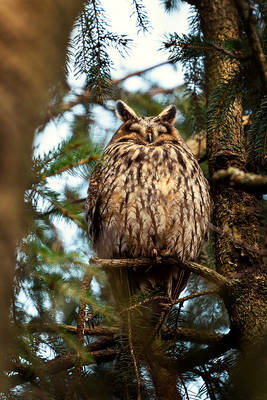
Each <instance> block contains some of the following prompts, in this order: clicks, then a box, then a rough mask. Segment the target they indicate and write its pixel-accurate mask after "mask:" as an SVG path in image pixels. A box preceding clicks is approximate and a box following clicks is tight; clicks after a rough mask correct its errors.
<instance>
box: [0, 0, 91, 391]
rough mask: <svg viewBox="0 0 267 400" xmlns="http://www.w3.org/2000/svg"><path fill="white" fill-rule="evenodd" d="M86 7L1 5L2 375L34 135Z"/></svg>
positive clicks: (75, 1)
mask: <svg viewBox="0 0 267 400" xmlns="http://www.w3.org/2000/svg"><path fill="white" fill-rule="evenodd" d="M83 2H84V1H83V0H42V1H36V0H27V1H25V0H1V2H0V54H1V64H0V76H1V82H0V93H1V95H0V104H1V107H0V126H1V133H0V135H1V146H0V160H1V161H0V193H1V201H0V254H1V267H0V293H1V296H0V318H1V324H0V371H3V370H4V367H5V352H6V344H7V341H8V333H7V325H8V310H9V303H10V296H11V291H12V280H13V272H14V267H15V252H16V245H17V242H18V240H19V239H20V237H21V234H22V232H23V228H24V225H25V223H24V218H25V210H24V207H23V196H24V191H25V188H26V187H27V185H28V184H29V177H30V160H31V152H32V141H33V136H34V131H35V129H36V127H37V126H38V124H39V123H40V121H41V113H42V111H44V110H45V109H46V107H47V104H48V96H49V87H51V85H52V84H53V83H56V82H57V81H58V80H59V79H60V78H61V76H62V69H63V65H64V60H65V52H66V46H67V41H68V36H69V34H70V31H71V28H72V26H73V22H74V19H75V17H76V16H77V14H78V12H79V11H80V10H81V7H82V4H83ZM2 384H3V382H0V386H2Z"/></svg>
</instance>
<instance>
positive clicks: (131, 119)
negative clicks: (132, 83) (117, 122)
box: [112, 100, 179, 146]
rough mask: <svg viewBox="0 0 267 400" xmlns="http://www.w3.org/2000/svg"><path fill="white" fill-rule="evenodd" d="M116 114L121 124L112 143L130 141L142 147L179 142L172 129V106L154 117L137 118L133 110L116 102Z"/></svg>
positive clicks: (175, 111)
mask: <svg viewBox="0 0 267 400" xmlns="http://www.w3.org/2000/svg"><path fill="white" fill-rule="evenodd" d="M116 114H117V116H118V117H119V118H120V119H121V120H122V122H123V124H122V125H121V126H120V128H119V129H118V130H117V132H116V133H115V135H114V136H113V138H112V142H113V143H114V142H126V141H128V140H132V141H134V142H136V143H139V144H143V145H150V146H153V145H160V143H161V142H163V141H164V142H166V141H173V140H179V134H178V132H177V130H176V129H175V127H174V122H175V120H176V116H177V110H176V107H175V106H174V105H170V106H168V107H166V108H164V110H163V111H161V113H160V114H159V115H157V116H155V117H138V116H137V115H136V114H135V112H134V110H133V109H132V108H131V107H129V106H128V105H127V104H125V103H124V102H123V101H121V100H118V101H117V103H116Z"/></svg>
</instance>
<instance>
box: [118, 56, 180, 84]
mask: <svg viewBox="0 0 267 400" xmlns="http://www.w3.org/2000/svg"><path fill="white" fill-rule="evenodd" d="M167 64H173V63H172V61H170V60H167V61H163V62H161V63H159V64H156V65H152V66H151V67H148V68H145V69H141V70H140V71H135V72H131V73H130V74H127V75H125V76H124V77H122V78H120V79H113V80H112V81H111V84H112V85H113V86H115V85H118V84H119V83H121V82H123V81H125V80H126V79H129V78H132V77H133V76H140V75H143V74H145V73H146V72H148V71H151V70H152V69H155V68H159V67H162V66H163V65H167Z"/></svg>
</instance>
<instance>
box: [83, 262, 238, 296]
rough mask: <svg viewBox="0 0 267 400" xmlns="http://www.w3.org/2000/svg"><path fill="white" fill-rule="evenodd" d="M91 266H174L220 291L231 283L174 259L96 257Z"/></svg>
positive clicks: (217, 274)
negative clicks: (208, 282)
mask: <svg viewBox="0 0 267 400" xmlns="http://www.w3.org/2000/svg"><path fill="white" fill-rule="evenodd" d="M90 263H91V264H95V265H100V266H101V267H103V268H107V269H120V268H125V269H136V268H145V267H150V268H151V267H156V268H160V267H162V266H166V265H176V266H177V267H180V268H184V269H187V270H189V271H191V272H194V273H196V274H197V275H200V276H202V277H203V278H205V279H207V280H209V281H210V282H213V283H215V284H216V285H217V286H218V287H220V288H221V289H223V288H224V289H229V288H230V287H231V285H232V282H231V281H230V280H229V279H227V278H225V277H224V276H223V275H221V274H219V273H218V272H215V271H213V270H212V269H210V268H208V267H205V266H203V265H200V264H197V263H195V262H192V261H185V262H183V263H182V262H181V261H179V260H176V259H175V258H164V257H156V258H155V259H153V258H133V259H131V258H124V259H114V258H113V259H100V258H97V257H93V258H91V259H90Z"/></svg>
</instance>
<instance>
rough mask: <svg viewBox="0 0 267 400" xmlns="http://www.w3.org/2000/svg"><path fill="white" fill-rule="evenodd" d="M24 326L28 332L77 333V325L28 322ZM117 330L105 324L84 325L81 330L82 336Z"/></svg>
mask: <svg viewBox="0 0 267 400" xmlns="http://www.w3.org/2000/svg"><path fill="white" fill-rule="evenodd" d="M24 327H25V328H26V329H27V330H29V331H30V332H47V333H53V332H56V333H60V332H68V333H73V334H75V335H76V334H77V326H74V325H63V324H53V323H41V322H40V323H39V322H30V323H29V324H24ZM118 332H119V328H116V327H110V326H105V325H100V326H95V327H94V328H87V327H85V328H84V330H83V334H84V336H114V335H115V334H117V333H118Z"/></svg>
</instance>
